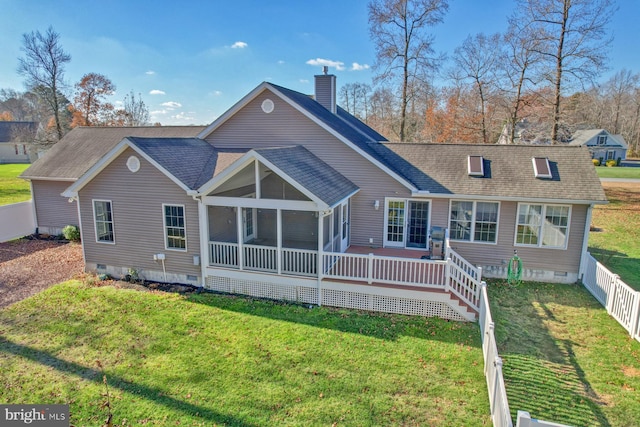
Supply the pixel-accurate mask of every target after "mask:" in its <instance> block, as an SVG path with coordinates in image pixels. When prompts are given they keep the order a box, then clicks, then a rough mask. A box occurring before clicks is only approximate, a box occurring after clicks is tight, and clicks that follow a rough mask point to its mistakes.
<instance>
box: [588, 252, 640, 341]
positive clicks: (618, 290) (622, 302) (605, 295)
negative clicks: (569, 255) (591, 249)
mask: <svg viewBox="0 0 640 427" xmlns="http://www.w3.org/2000/svg"><path fill="white" fill-rule="evenodd" d="M582 284H583V285H584V287H585V288H587V289H588V290H589V292H591V294H592V295H593V296H594V297H595V298H596V299H597V300H598V301H599V302H600V304H602V305H603V306H604V307H605V308H606V309H607V313H609V314H610V315H611V316H612V317H613V318H614V319H616V320H617V321H618V322H619V323H620V324H621V325H622V326H623V327H624V328H625V329H626V330H627V331H628V332H629V335H631V336H632V337H633V338H635V339H636V340H638V341H640V292H638V291H636V290H634V289H633V288H631V287H630V286H629V285H627V284H626V283H624V282H623V281H622V280H620V276H618V275H617V274H614V273H612V272H611V271H609V270H607V268H606V267H605V266H604V265H602V264H600V263H599V262H598V261H597V260H596V259H595V258H594V257H593V256H591V254H590V253H588V252H587V255H586V267H585V271H584V274H583V275H582Z"/></svg>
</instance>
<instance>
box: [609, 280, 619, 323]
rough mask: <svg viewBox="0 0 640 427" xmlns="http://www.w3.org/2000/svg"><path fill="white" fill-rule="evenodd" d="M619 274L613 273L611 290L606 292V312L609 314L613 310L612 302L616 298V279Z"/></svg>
mask: <svg viewBox="0 0 640 427" xmlns="http://www.w3.org/2000/svg"><path fill="white" fill-rule="evenodd" d="M619 279H620V276H618V275H617V274H614V275H613V279H612V280H611V288H610V289H611V292H609V293H607V313H609V314H611V312H612V311H613V303H614V302H615V299H616V296H617V295H616V294H617V293H618V280H619Z"/></svg>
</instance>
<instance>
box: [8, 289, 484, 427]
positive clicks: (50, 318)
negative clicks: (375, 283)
mask: <svg viewBox="0 0 640 427" xmlns="http://www.w3.org/2000/svg"><path fill="white" fill-rule="evenodd" d="M96 361H100V365H101V366H102V367H103V368H102V369H101V368H100V367H99V366H98V363H97V362H96ZM0 372H2V375H1V376H0V402H3V403H70V405H71V414H72V423H73V424H75V425H89V426H91V425H100V424H101V423H102V422H104V420H105V418H106V414H107V412H106V411H107V410H106V409H105V408H104V407H103V404H104V402H105V401H106V400H107V396H106V387H105V386H104V384H103V375H105V376H106V380H107V384H108V387H109V388H108V390H109V396H110V399H109V400H110V405H111V408H112V412H113V415H114V418H113V425H141V424H148V425H177V424H181V425H207V426H211V425H236V426H264V425H291V426H293V425H304V426H307V425H323V426H331V425H336V426H340V425H353V426H356V425H357V426H367V425H372V426H373V425H376V426H378V425H424V426H474V425H475V426H486V425H490V423H491V421H490V417H489V415H488V414H489V403H488V398H487V390H486V382H485V379H484V376H483V368H482V350H481V348H480V342H479V331H478V326H477V325H476V324H469V323H459V322H448V321H444V320H440V319H430V318H429V319H427V318H421V317H408V316H398V315H382V314H370V313H362V312H356V311H351V310H335V309H328V308H318V307H315V308H312V309H310V308H306V307H302V306H296V305H285V304H280V303H277V302H268V301H259V300H250V299H245V298H238V297H231V296H222V295H214V294H209V293H202V294H194V295H191V296H180V295H177V294H165V293H156V292H140V291H133V290H125V289H116V288H113V287H111V286H103V287H92V286H89V285H86V284H83V283H81V282H77V281H71V282H66V283H63V284H60V285H57V286H54V287H52V288H50V289H49V290H47V291H45V292H43V293H40V294H38V295H36V296H34V297H32V298H30V299H27V300H25V301H22V302H20V303H17V304H14V305H12V306H9V307H7V308H5V309H3V310H0Z"/></svg>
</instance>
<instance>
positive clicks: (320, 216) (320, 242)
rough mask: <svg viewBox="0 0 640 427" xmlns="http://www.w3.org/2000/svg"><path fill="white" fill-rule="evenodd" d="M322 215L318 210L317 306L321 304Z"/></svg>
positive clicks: (322, 264)
mask: <svg viewBox="0 0 640 427" xmlns="http://www.w3.org/2000/svg"><path fill="white" fill-rule="evenodd" d="M323 240H324V216H323V215H322V212H318V259H317V260H316V273H317V276H318V306H321V305H322V276H323V266H324V253H323V251H324V244H323V243H324V242H323Z"/></svg>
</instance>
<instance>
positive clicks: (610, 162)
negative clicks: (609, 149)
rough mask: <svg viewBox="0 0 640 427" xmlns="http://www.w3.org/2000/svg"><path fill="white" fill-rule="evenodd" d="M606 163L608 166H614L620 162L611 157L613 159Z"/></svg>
mask: <svg viewBox="0 0 640 427" xmlns="http://www.w3.org/2000/svg"><path fill="white" fill-rule="evenodd" d="M606 165H607V167H608V168H612V167H614V166H618V162H616V161H615V160H614V159H611V160H607V163H606Z"/></svg>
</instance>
